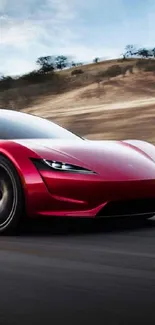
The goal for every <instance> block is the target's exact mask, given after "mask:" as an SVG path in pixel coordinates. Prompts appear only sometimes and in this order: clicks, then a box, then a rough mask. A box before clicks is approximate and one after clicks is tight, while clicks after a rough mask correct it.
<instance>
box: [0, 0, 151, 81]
mask: <svg viewBox="0 0 155 325" xmlns="http://www.w3.org/2000/svg"><path fill="white" fill-rule="evenodd" d="M154 22H155V0H88V2H87V1H84V0H0V73H4V74H11V75H14V74H17V75H18V74H22V73H24V72H27V71H30V70H32V69H35V67H36V66H35V61H36V59H37V58H38V57H39V56H44V55H59V54H64V55H71V56H73V58H74V59H75V60H77V61H84V62H86V61H92V60H93V59H94V58H95V57H102V58H115V57H118V56H119V55H120V54H121V53H122V52H123V50H124V47H125V46H126V45H127V44H134V45H137V46H139V47H141V46H148V47H152V46H155V23H154Z"/></svg>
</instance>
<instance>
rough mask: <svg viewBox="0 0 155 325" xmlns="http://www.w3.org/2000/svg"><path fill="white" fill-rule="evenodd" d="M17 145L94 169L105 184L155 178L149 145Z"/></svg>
mask: <svg viewBox="0 0 155 325" xmlns="http://www.w3.org/2000/svg"><path fill="white" fill-rule="evenodd" d="M15 142H18V143H19V144H21V145H23V146H26V147H27V148H29V149H30V150H32V151H34V152H35V153H37V154H38V155H39V156H40V157H41V158H44V159H50V160H57V161H63V162H66V163H72V164H75V165H78V166H81V167H85V168H88V169H91V170H93V171H94V172H96V173H97V174H100V176H102V177H103V178H104V179H105V180H115V179H117V180H118V179H119V180H123V179H132V180H133V179H134V180H135V179H154V178H155V162H154V160H153V158H152V156H151V154H150V152H153V153H154V156H155V149H154V146H153V145H151V151H149V150H147V143H145V146H144V145H143V146H142V148H141V146H140V145H139V146H138V145H137V143H136V145H134V142H133V143H131V142H130V143H126V142H124V141H88V140H82V139H80V140H74V141H68V140H55V139H37V140H18V141H17V140H15ZM148 146H149V144H148ZM148 148H149V147H148ZM152 150H153V151H152Z"/></svg>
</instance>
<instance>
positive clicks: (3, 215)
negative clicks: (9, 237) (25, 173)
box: [0, 155, 25, 234]
mask: <svg viewBox="0 0 155 325" xmlns="http://www.w3.org/2000/svg"><path fill="white" fill-rule="evenodd" d="M23 210H25V209H24V195H23V188H22V184H21V181H20V177H19V175H18V173H17V171H16V168H15V167H14V165H13V164H12V163H11V161H10V160H9V159H7V158H6V157H4V156H2V155H0V234H13V233H15V230H17V229H18V225H19V221H20V218H21V216H22V214H23V213H24V211H23Z"/></svg>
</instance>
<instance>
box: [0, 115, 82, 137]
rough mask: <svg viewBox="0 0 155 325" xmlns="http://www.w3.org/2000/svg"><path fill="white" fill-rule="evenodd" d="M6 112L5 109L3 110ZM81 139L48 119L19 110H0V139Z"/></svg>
mask: <svg viewBox="0 0 155 325" xmlns="http://www.w3.org/2000/svg"><path fill="white" fill-rule="evenodd" d="M3 112H4V111H3ZM35 138H37V139H39V138H40V139H47V138H48V139H71V140H72V139H73V140H74V139H75V140H76V139H79V140H80V139H81V138H80V137H78V136H76V135H75V134H73V133H71V132H69V131H67V130H66V129H64V128H62V127H60V126H59V125H57V124H55V123H52V122H50V121H48V120H46V119H43V118H40V117H36V116H32V115H28V114H24V113H18V112H10V111H8V113H7V111H5V112H4V113H2V114H1V111H0V139H35Z"/></svg>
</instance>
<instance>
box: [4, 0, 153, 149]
mask: <svg viewBox="0 0 155 325" xmlns="http://www.w3.org/2000/svg"><path fill="white" fill-rule="evenodd" d="M154 9H155V2H154V0H152V1H151V0H148V1H143V0H136V1H133V0H130V1H127V0H111V1H107V0H96V1H93V0H90V1H89V3H87V4H83V1H82V0H79V1H76V0H72V1H70V0H61V1H60V0H42V1H40V0H33V1H29V0H27V1H25V0H24V1H22V2H20V1H18V0H16V1H14V2H12V1H11V0H4V1H2V0H1V1H0V107H1V108H11V109H15V110H23V111H25V112H30V113H32V114H36V115H40V116H43V117H46V118H49V119H51V120H53V121H54V122H57V123H59V124H60V125H62V126H64V127H66V128H68V129H70V130H72V131H73V132H76V133H79V134H80V135H82V136H85V137H88V138H90V139H124V138H128V139H129V138H130V139H131V138H132V139H134V138H138V139H143V140H148V141H150V142H152V143H154V142H155V130H154V122H155V113H154V107H155V33H154V29H155V27H154V18H155V17H154V16H155V14H154V12H155V10H154Z"/></svg>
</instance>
